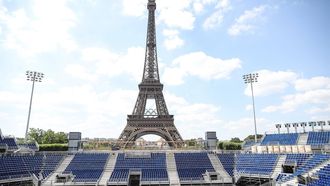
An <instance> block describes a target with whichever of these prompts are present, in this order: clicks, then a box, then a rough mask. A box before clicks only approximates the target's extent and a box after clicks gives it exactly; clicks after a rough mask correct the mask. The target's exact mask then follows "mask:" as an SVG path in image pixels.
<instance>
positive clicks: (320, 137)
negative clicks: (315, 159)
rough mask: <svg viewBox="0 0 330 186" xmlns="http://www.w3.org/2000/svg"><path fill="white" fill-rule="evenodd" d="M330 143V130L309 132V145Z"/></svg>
mask: <svg viewBox="0 0 330 186" xmlns="http://www.w3.org/2000/svg"><path fill="white" fill-rule="evenodd" d="M329 143H330V131H325V132H309V135H308V139H307V144H308V145H324V144H329Z"/></svg>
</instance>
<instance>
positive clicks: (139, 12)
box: [122, 0, 147, 17]
mask: <svg viewBox="0 0 330 186" xmlns="http://www.w3.org/2000/svg"><path fill="white" fill-rule="evenodd" d="M122 3H123V14H124V15H127V16H136V17H141V16H143V15H144V13H145V12H146V10H147V8H146V7H147V1H145V0H123V1H122Z"/></svg>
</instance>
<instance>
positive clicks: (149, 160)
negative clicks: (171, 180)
mask: <svg viewBox="0 0 330 186" xmlns="http://www.w3.org/2000/svg"><path fill="white" fill-rule="evenodd" d="M130 170H134V171H141V173H142V175H141V181H168V175H167V169H166V154H165V153H150V154H149V156H145V157H143V156H131V155H129V154H124V153H120V154H118V157H117V162H116V165H115V169H114V171H113V172H112V175H111V177H110V182H126V181H128V176H129V172H130Z"/></svg>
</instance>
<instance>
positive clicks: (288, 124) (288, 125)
mask: <svg viewBox="0 0 330 186" xmlns="http://www.w3.org/2000/svg"><path fill="white" fill-rule="evenodd" d="M284 126H285V127H286V130H287V131H288V134H289V133H290V129H289V128H290V123H286V124H284Z"/></svg>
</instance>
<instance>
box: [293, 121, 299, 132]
mask: <svg viewBox="0 0 330 186" xmlns="http://www.w3.org/2000/svg"><path fill="white" fill-rule="evenodd" d="M292 126H293V127H294V131H295V132H296V133H298V130H297V127H299V124H298V123H292Z"/></svg>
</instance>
